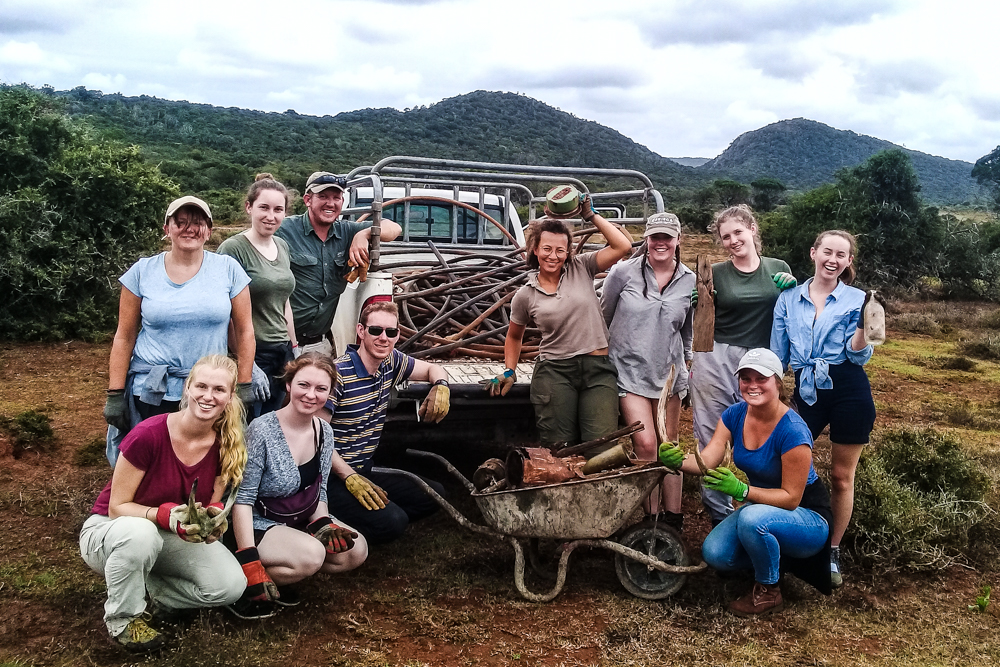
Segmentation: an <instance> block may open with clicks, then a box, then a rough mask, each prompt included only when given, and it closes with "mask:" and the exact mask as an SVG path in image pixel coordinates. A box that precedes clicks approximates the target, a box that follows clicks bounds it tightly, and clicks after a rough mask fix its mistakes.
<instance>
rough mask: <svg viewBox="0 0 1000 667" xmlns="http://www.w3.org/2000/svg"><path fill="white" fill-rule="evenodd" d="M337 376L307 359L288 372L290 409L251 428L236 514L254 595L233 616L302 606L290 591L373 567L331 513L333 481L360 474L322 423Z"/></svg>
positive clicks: (329, 364) (319, 359)
mask: <svg viewBox="0 0 1000 667" xmlns="http://www.w3.org/2000/svg"><path fill="white" fill-rule="evenodd" d="M336 377H337V371H336V369H335V368H334V365H333V360H332V359H330V357H329V356H327V355H324V354H320V353H318V352H307V353H305V354H303V355H301V356H300V357H299V358H298V359H295V360H294V361H291V362H289V363H288V365H287V366H286V367H285V372H284V378H283V379H284V380H285V388H286V392H287V396H288V403H287V404H286V405H285V406H284V407H282V408H280V409H279V410H277V411H276V412H269V413H267V414H265V415H261V417H259V418H258V419H255V420H254V421H253V422H252V423H251V424H250V426H249V427H248V428H247V468H246V472H245V473H244V476H243V485H242V486H240V490H239V493H238V494H237V496H236V505H235V506H234V508H233V532H234V534H235V539H236V548H237V551H236V557H237V558H238V559H239V560H240V563H241V564H243V566H244V568H248V574H247V579H248V585H247V591H246V593H245V594H244V595H243V597H241V598H240V599H239V600H238V601H237V602H235V603H233V604H232V605H231V606H230V607H229V609H230V611H232V612H233V614H235V615H236V616H239V617H240V618H251V619H252V618H265V617H267V616H271V615H272V614H274V612H275V611H276V610H277V607H276V605H278V606H294V605H297V604H298V603H299V594H298V591H296V590H295V589H294V588H292V587H290V585H291V584H294V583H296V582H298V581H301V580H302V579H305V578H306V577H309V576H312V575H313V574H316V573H317V572H326V573H327V574H336V573H339V572H347V571H349V570H353V569H354V568H356V567H358V566H359V565H361V564H362V563H364V562H365V559H366V558H367V557H368V544H367V543H366V542H365V539H364V538H363V537H360V536H359V535H358V534H357V532H355V531H354V529H352V528H351V527H350V526H348V525H346V524H344V523H343V522H342V521H341V520H340V519H338V518H336V517H334V516H333V515H331V514H330V511H329V507H328V504H327V495H326V482H327V479H328V478H329V476H330V474H331V470H332V471H333V472H334V474H350V473H351V472H353V471H352V470H351V468H350V466H348V465H347V464H346V463H345V462H344V460H343V459H342V458H340V456H339V455H338V454H337V452H336V449H335V443H334V435H333V429H332V428H330V425H329V424H327V423H326V422H325V421H323V420H322V419H320V418H319V414H320V412H321V411H322V410H323V408H324V406H325V405H326V400H327V398H328V397H329V396H330V391H331V389H332V388H333V382H334V378H336Z"/></svg>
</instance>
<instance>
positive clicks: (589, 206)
mask: <svg viewBox="0 0 1000 667" xmlns="http://www.w3.org/2000/svg"><path fill="white" fill-rule="evenodd" d="M595 215H597V211H595V210H594V202H593V200H592V199H591V198H590V195H589V194H581V195H580V217H581V218H583V219H584V220H586V221H587V222H590V221H591V220H593V219H594V216H595Z"/></svg>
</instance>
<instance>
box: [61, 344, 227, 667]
mask: <svg viewBox="0 0 1000 667" xmlns="http://www.w3.org/2000/svg"><path fill="white" fill-rule="evenodd" d="M236 380H237V369H236V362H234V361H233V360H232V359H229V358H228V357H225V356H223V355H221V354H220V355H212V356H208V357H204V358H202V359H200V360H198V362H197V363H195V364H194V365H193V368H192V369H191V373H190V374H189V375H188V376H187V379H186V381H185V383H184V388H183V394H182V396H181V401H180V409H179V411H177V412H174V413H171V414H163V415H156V416H154V417H151V418H150V419H147V420H146V421H144V422H142V423H141V424H138V425H137V426H136V427H135V428H133V429H132V430H131V431H129V433H128V435H127V436H125V439H124V440H123V441H122V445H121V456H120V457H119V460H118V464H117V465H116V466H115V470H114V474H113V475H112V478H111V481H110V482H108V485H107V486H106V487H104V490H103V491H102V492H101V494H100V495H99V496H98V498H97V501H96V502H95V503H94V507H93V509H92V510H91V516H90V518H89V519H87V521H86V523H84V524H83V529H82V530H81V531H80V552H81V553H82V555H83V560H84V561H86V563H87V565H89V566H90V568H91V569H93V570H94V571H95V572H97V573H98V574H101V575H103V576H104V578H105V581H106V583H107V588H108V600H107V602H106V603H105V605H104V622H105V624H106V625H107V628H108V633H109V634H110V636H111V638H112V640H113V641H114V642H115V643H117V644H118V645H120V646H122V647H123V648H125V649H126V650H128V651H132V652H144V651H151V650H154V649H157V648H159V647H160V646H161V645H162V644H163V636H162V635H161V634H160V633H159V632H158V631H157V630H156V629H154V628H152V627H150V625H149V622H150V615H149V614H148V613H146V607H147V605H146V593H147V591H148V593H149V597H150V599H151V600H152V604H153V606H154V608H158V609H161V610H163V611H164V612H165V613H172V612H175V611H177V610H180V609H187V608H195V607H214V606H221V605H226V604H230V603H232V602H233V601H235V600H236V599H238V598H239V597H240V595H241V594H242V593H243V590H244V588H246V583H247V580H246V577H245V576H244V573H243V570H242V569H241V568H240V564H239V562H237V560H236V558H234V557H233V555H232V554H231V553H230V552H229V550H228V549H226V547H224V546H223V545H222V543H221V542H217V540H218V539H219V538H220V537H221V536H222V534H223V533H224V532H225V531H226V528H227V527H228V523H226V520H225V519H222V520H221V521H218V522H217V525H216V527H215V528H214V529H213V530H212V532H210V533H208V534H207V535H204V536H203V535H202V534H201V532H200V531H199V526H198V525H194V524H193V523H192V520H191V517H190V515H189V512H188V509H189V508H188V506H186V505H184V504H183V503H186V502H188V500H189V496H188V493H189V490H191V489H192V487H193V486H194V485H197V489H196V490H195V491H196V492H195V493H194V495H195V500H196V501H197V503H198V504H197V505H196V507H197V508H200V507H205V508H207V514H208V516H211V517H218V516H219V515H221V514H222V513H223V511H224V510H223V505H222V503H221V501H222V496H223V493H224V492H225V490H226V489H227V488H229V487H232V486H237V485H239V483H240V480H241V478H242V476H243V468H244V465H245V464H246V448H245V447H244V445H243V405H242V401H240V400H239V398H238V397H237V396H236V395H235V390H236Z"/></svg>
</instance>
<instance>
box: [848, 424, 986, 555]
mask: <svg viewBox="0 0 1000 667" xmlns="http://www.w3.org/2000/svg"><path fill="white" fill-rule="evenodd" d="M989 490H990V480H989V478H988V477H987V475H986V473H985V472H984V471H983V469H982V468H981V466H980V465H979V464H978V463H977V462H976V461H974V460H972V459H970V458H969V457H967V456H966V455H965V454H964V453H963V452H962V449H961V447H960V446H959V444H958V442H957V441H955V440H954V439H953V438H952V437H950V436H946V435H943V434H940V433H938V432H936V431H934V430H932V429H923V430H915V429H909V428H904V429H898V430H893V431H888V432H885V433H882V434H880V435H879V436H878V437H877V438H876V439H875V440H874V442H873V445H872V446H871V447H869V448H867V449H866V451H865V453H864V455H863V456H862V458H861V462H860V464H859V465H858V470H857V476H856V483H855V501H854V518H853V524H852V526H853V527H852V531H851V533H849V535H851V536H853V545H852V552H853V553H854V555H855V556H856V557H857V558H859V559H860V560H861V561H862V562H864V563H866V564H867V565H869V566H873V567H878V568H880V569H883V570H886V569H896V568H903V569H910V570H927V569H940V568H945V567H948V566H950V565H952V564H954V563H956V562H960V561H968V560H976V559H977V558H979V557H980V556H981V555H982V553H983V552H982V550H981V549H979V545H974V544H972V543H971V541H970V534H975V533H976V531H979V532H982V531H983V530H984V528H983V527H982V526H980V525H979V524H981V523H984V522H991V521H995V519H996V511H995V509H994V508H993V507H991V506H990V504H989V503H987V502H985V501H984V498H986V495H987V492H988V491H989ZM989 546H990V549H991V552H992V551H995V549H996V547H997V545H995V544H992V545H989Z"/></svg>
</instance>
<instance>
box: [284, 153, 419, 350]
mask: <svg viewBox="0 0 1000 667" xmlns="http://www.w3.org/2000/svg"><path fill="white" fill-rule="evenodd" d="M346 190H347V179H346V178H345V177H343V176H338V175H336V174H331V173H329V172H326V171H317V172H315V173H313V174H311V175H310V176H309V178H308V179H307V180H306V188H305V194H303V195H302V201H303V202H304V203H305V205H306V212H305V213H303V214H301V215H290V216H288V217H286V218H285V219H284V221H283V222H282V223H281V227H279V228H278V231H277V232H276V233H277V235H278V236H279V237H280V238H282V239H284V240H285V242H286V243H287V244H288V248H289V251H290V253H291V269H292V273H293V274H294V276H295V289H294V290H293V291H292V295H291V297H290V302H291V306H292V314H293V316H294V320H295V336H296V338H295V339H296V340H297V341H298V344H299V346H300V347H299V348H298V349H299V351H300V352H309V351H317V352H322V353H324V354H335V352H334V349H333V339H332V335H331V333H330V327H331V326H332V325H333V317H334V315H335V314H336V312H337V304H338V303H339V302H340V295H341V294H343V293H344V290H345V289H347V278H346V277H345V276H347V274H348V271H349V269H348V263H350V264H352V265H353V266H361V265H365V266H367V265H368V244H369V243H370V241H371V226H372V223H371V222H370V221H369V222H350V221H347V220H341V219H340V212H341V210H342V209H343V208H344V193H345V191H346ZM401 231H402V228H401V227H400V226H399V225H397V224H396V223H395V222H393V221H392V220H386V219H385V218H383V219H382V231H381V232H380V235H379V237H380V238H381V240H383V241H392V240H393V239H395V238H396V237H397V236H399V234H400V232H401Z"/></svg>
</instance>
